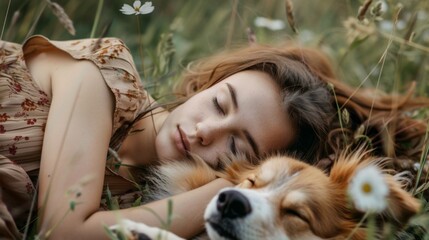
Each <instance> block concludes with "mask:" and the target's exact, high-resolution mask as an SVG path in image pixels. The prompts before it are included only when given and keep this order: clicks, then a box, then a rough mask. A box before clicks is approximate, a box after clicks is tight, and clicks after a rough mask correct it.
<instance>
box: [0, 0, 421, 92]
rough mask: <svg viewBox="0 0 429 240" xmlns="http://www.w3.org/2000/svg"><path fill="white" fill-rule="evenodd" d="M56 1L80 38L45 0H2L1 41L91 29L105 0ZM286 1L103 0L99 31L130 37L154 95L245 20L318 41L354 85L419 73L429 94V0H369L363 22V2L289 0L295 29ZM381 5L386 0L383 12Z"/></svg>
mask: <svg viewBox="0 0 429 240" xmlns="http://www.w3.org/2000/svg"><path fill="white" fill-rule="evenodd" d="M53 2H56V3H58V4H59V5H60V6H62V7H63V8H64V10H65V12H66V13H67V15H68V16H69V17H70V18H71V20H72V21H73V25H74V27H75V28H76V35H75V36H72V35H71V34H69V33H68V32H67V31H66V30H65V28H64V27H63V25H62V24H61V23H60V22H59V21H58V19H57V17H56V16H55V15H54V14H53V12H52V10H51V9H50V8H49V7H48V6H46V1H45V0H12V1H8V0H0V21H1V22H0V23H1V25H2V27H3V26H4V30H3V37H2V39H3V40H7V41H14V42H18V43H22V42H23V41H24V40H25V38H26V37H27V36H29V35H31V34H43V35H45V36H47V37H49V38H51V39H56V40H68V39H77V38H88V37H90V36H91V30H92V28H93V25H94V20H95V18H96V12H97V9H98V4H99V1H97V0H56V1H53ZM286 2H287V1H285V0H263V1H262V0H241V1H239V0H211V1H208V0H154V1H152V4H153V5H154V6H155V10H154V11H153V12H152V13H150V14H147V15H139V16H138V17H137V16H135V15H124V14H122V13H121V12H120V11H119V9H120V8H121V7H122V5H123V4H124V3H126V4H130V5H132V3H133V1H130V0H104V2H103V5H102V8H101V15H100V18H99V22H98V25H97V28H96V29H95V30H96V31H95V35H94V36H95V37H99V36H101V35H102V33H103V29H105V28H106V26H108V25H110V28H109V29H108V31H107V32H106V34H105V35H106V36H114V37H118V38H121V39H123V40H124V41H125V43H126V44H127V46H128V47H129V48H130V49H131V50H132V53H133V56H134V60H135V62H136V65H137V68H138V69H139V71H140V73H141V76H142V79H144V80H143V81H145V82H146V86H147V88H148V89H149V90H150V91H152V93H153V94H155V95H160V94H163V92H164V91H168V90H165V89H170V85H171V84H172V82H174V81H176V79H177V76H178V74H179V73H180V72H181V71H182V70H183V68H184V67H186V65H187V64H188V63H189V62H190V61H192V60H197V59H199V58H201V57H206V56H209V55H211V54H213V53H216V52H218V51H220V50H223V49H227V48H233V47H235V46H240V45H243V44H248V34H247V32H246V30H247V29H248V28H250V29H252V31H253V32H254V34H255V37H256V39H257V42H259V43H264V44H278V43H282V42H284V41H289V40H293V41H295V42H298V44H301V45H305V46H317V47H320V48H321V49H322V50H323V51H324V52H326V53H327V54H328V55H329V56H330V58H331V59H332V61H333V62H334V66H335V67H336V69H337V71H338V73H339V76H340V77H341V78H342V79H343V80H344V81H346V82H348V83H350V84H351V85H354V86H365V87H376V86H377V85H378V87H379V88H380V89H381V90H384V91H386V92H389V93H390V92H404V91H405V89H406V87H407V86H409V83H410V81H416V82H417V86H418V87H417V91H416V94H418V95H428V93H429V83H428V82H429V81H428V76H429V74H428V73H429V64H428V63H429V60H428V55H429V20H428V19H429V1H427V0H385V1H381V3H378V2H379V1H373V2H372V4H371V5H370V6H369V9H368V11H367V12H366V14H365V19H364V20H363V21H358V20H357V17H356V16H357V14H358V9H359V6H361V5H362V4H363V2H364V1H363V0H362V1H358V0H323V1H316V0H291V1H289V2H291V3H292V4H293V13H294V21H295V25H296V27H297V29H298V33H294V32H293V31H292V29H291V27H290V26H289V25H288V23H287V15H286V7H285V5H286ZM9 3H10V7H9V12H8V14H7V16H6V12H7V9H8V4H9ZM142 3H144V1H142ZM377 5H379V6H381V14H380V12H377V9H376V6H377ZM18 13H19V16H18V17H17V18H15V20H13V18H14V17H13V16H14V15H17V14H18ZM257 17H264V18H268V19H277V20H280V21H282V22H284V28H283V29H279V30H270V29H269V28H266V27H260V26H256V25H255V19H256V18H257ZM5 21H6V22H5ZM138 21H139V22H138ZM345 22H348V23H345ZM33 25H34V31H31V29H32V26H33ZM392 36H393V37H392ZM140 47H141V49H142V54H141V53H140V52H139V51H140ZM141 55H143V58H142V56H141ZM142 59H144V72H143V65H142V64H141V60H142ZM378 83H379V84H378Z"/></svg>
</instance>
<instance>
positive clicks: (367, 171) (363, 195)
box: [348, 165, 389, 213]
mask: <svg viewBox="0 0 429 240" xmlns="http://www.w3.org/2000/svg"><path fill="white" fill-rule="evenodd" d="M348 193H349V196H350V197H351V199H352V200H353V203H354V205H355V207H356V209H358V210H360V211H363V212H370V213H379V212H382V211H383V210H384V209H385V208H386V205H387V201H386V197H387V194H388V193H389V188H388V187H387V183H386V182H385V180H384V178H383V175H382V173H381V171H380V169H378V167H376V166H374V165H370V166H368V167H365V168H362V169H360V170H358V171H357V172H356V173H355V176H354V177H353V179H352V180H351V182H350V184H349V188H348Z"/></svg>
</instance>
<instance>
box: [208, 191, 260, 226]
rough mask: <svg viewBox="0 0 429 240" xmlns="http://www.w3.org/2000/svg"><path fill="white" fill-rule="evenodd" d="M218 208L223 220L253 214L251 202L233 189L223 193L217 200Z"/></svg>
mask: <svg viewBox="0 0 429 240" xmlns="http://www.w3.org/2000/svg"><path fill="white" fill-rule="evenodd" d="M216 208H217V210H218V211H219V213H220V215H221V218H228V219H234V218H241V217H245V216H246V215H248V214H250V213H251V212H252V207H251V205H250V202H249V200H248V199H247V198H246V197H245V196H244V195H243V194H242V193H240V192H238V191H236V190H234V189H232V190H227V191H224V192H221V193H220V194H219V197H218V198H217V202H216Z"/></svg>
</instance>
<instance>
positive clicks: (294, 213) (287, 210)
mask: <svg viewBox="0 0 429 240" xmlns="http://www.w3.org/2000/svg"><path fill="white" fill-rule="evenodd" d="M282 212H283V214H284V215H288V216H291V217H297V218H300V219H301V220H303V221H304V222H307V223H308V219H307V218H306V217H305V216H304V215H302V214H301V213H300V212H299V211H297V210H295V209H293V208H283V209H282Z"/></svg>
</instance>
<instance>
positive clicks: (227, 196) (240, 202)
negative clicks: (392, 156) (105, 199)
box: [111, 150, 420, 240]
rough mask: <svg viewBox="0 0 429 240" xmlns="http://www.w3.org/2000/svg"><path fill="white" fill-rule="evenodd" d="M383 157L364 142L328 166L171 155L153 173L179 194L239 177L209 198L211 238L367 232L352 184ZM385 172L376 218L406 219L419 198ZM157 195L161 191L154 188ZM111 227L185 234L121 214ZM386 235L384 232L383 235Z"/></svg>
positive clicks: (358, 235)
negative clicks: (220, 164) (219, 162)
mask: <svg viewBox="0 0 429 240" xmlns="http://www.w3.org/2000/svg"><path fill="white" fill-rule="evenodd" d="M383 161H384V159H380V158H375V157H371V156H370V155H369V154H368V152H365V151H363V150H360V151H355V152H354V153H352V154H346V153H344V154H341V155H340V156H339V157H338V159H337V160H336V162H335V163H334V165H333V167H332V169H331V171H330V172H329V174H327V173H325V172H323V171H322V170H320V169H318V168H316V167H314V166H311V165H309V164H306V163H304V162H302V161H299V160H297V159H294V158H292V157H288V156H282V155H274V156H271V157H268V158H266V159H265V160H263V161H261V163H260V164H258V165H251V164H248V163H247V162H246V161H245V160H237V159H235V160H234V159H232V160H229V162H228V163H227V164H226V167H225V168H224V169H223V170H221V171H215V170H213V169H212V168H210V167H209V166H207V165H206V164H204V162H202V161H194V162H193V163H189V162H188V163H185V162H173V163H170V164H166V165H164V166H161V167H160V168H159V169H158V172H157V176H158V177H160V176H162V177H161V179H162V180H161V181H160V180H154V181H153V182H157V181H158V182H157V183H156V184H158V186H159V187H160V189H161V190H160V192H161V194H158V196H157V197H161V198H162V197H165V196H167V195H168V194H176V193H179V192H181V191H187V190H190V189H193V188H195V187H198V186H200V185H202V184H204V183H206V182H209V181H211V180H213V179H214V178H216V177H224V178H226V179H228V180H229V181H231V182H233V183H235V184H237V186H236V187H235V188H225V189H223V190H221V191H220V192H219V193H218V194H217V195H216V196H215V197H213V199H212V200H211V201H210V203H209V204H208V206H207V208H206V210H205V213H204V219H205V226H206V231H207V233H208V235H209V237H210V239H212V240H218V239H219V240H221V239H231V240H232V239H249V240H253V239H255V240H256V239H285V240H286V239H290V240H293V239H333V240H335V239H353V240H361V239H366V233H367V226H366V224H365V222H364V223H362V222H361V220H362V218H363V217H364V215H365V213H363V212H360V211H358V210H357V209H355V208H354V207H353V204H351V202H350V199H349V197H348V195H347V189H348V186H349V184H350V182H351V180H352V179H353V177H354V175H355V174H356V172H357V171H358V170H360V169H362V168H364V167H366V166H369V165H380V166H381V165H382V164H383ZM382 177H383V179H384V180H385V183H386V185H387V188H388V195H387V197H386V202H387V207H386V208H385V210H384V211H382V212H381V213H378V214H377V219H378V220H379V221H378V225H380V224H382V223H385V222H389V223H390V224H393V225H394V226H396V227H399V228H400V227H403V226H404V224H406V223H407V221H408V220H409V219H410V218H411V217H412V216H414V215H415V214H417V213H418V211H419V209H420V202H419V200H418V199H416V198H414V197H413V196H411V194H409V193H408V192H406V191H405V190H403V188H402V185H401V180H403V179H401V177H395V176H393V175H390V174H388V173H387V172H383V173H382ZM155 195H156V194H155ZM111 229H114V230H118V229H125V232H126V233H128V235H129V236H130V235H133V234H134V235H135V234H140V237H142V236H145V237H146V238H142V239H157V238H158V237H159V235H158V234H160V233H162V234H163V236H164V237H165V238H163V239H171V240H175V239H180V237H178V236H176V235H174V234H172V233H169V232H166V231H164V230H161V229H157V228H153V227H149V226H146V225H145V224H142V223H135V222H132V221H130V220H123V221H122V222H121V223H120V224H118V225H115V226H113V227H111ZM379 237H380V236H379Z"/></svg>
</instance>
